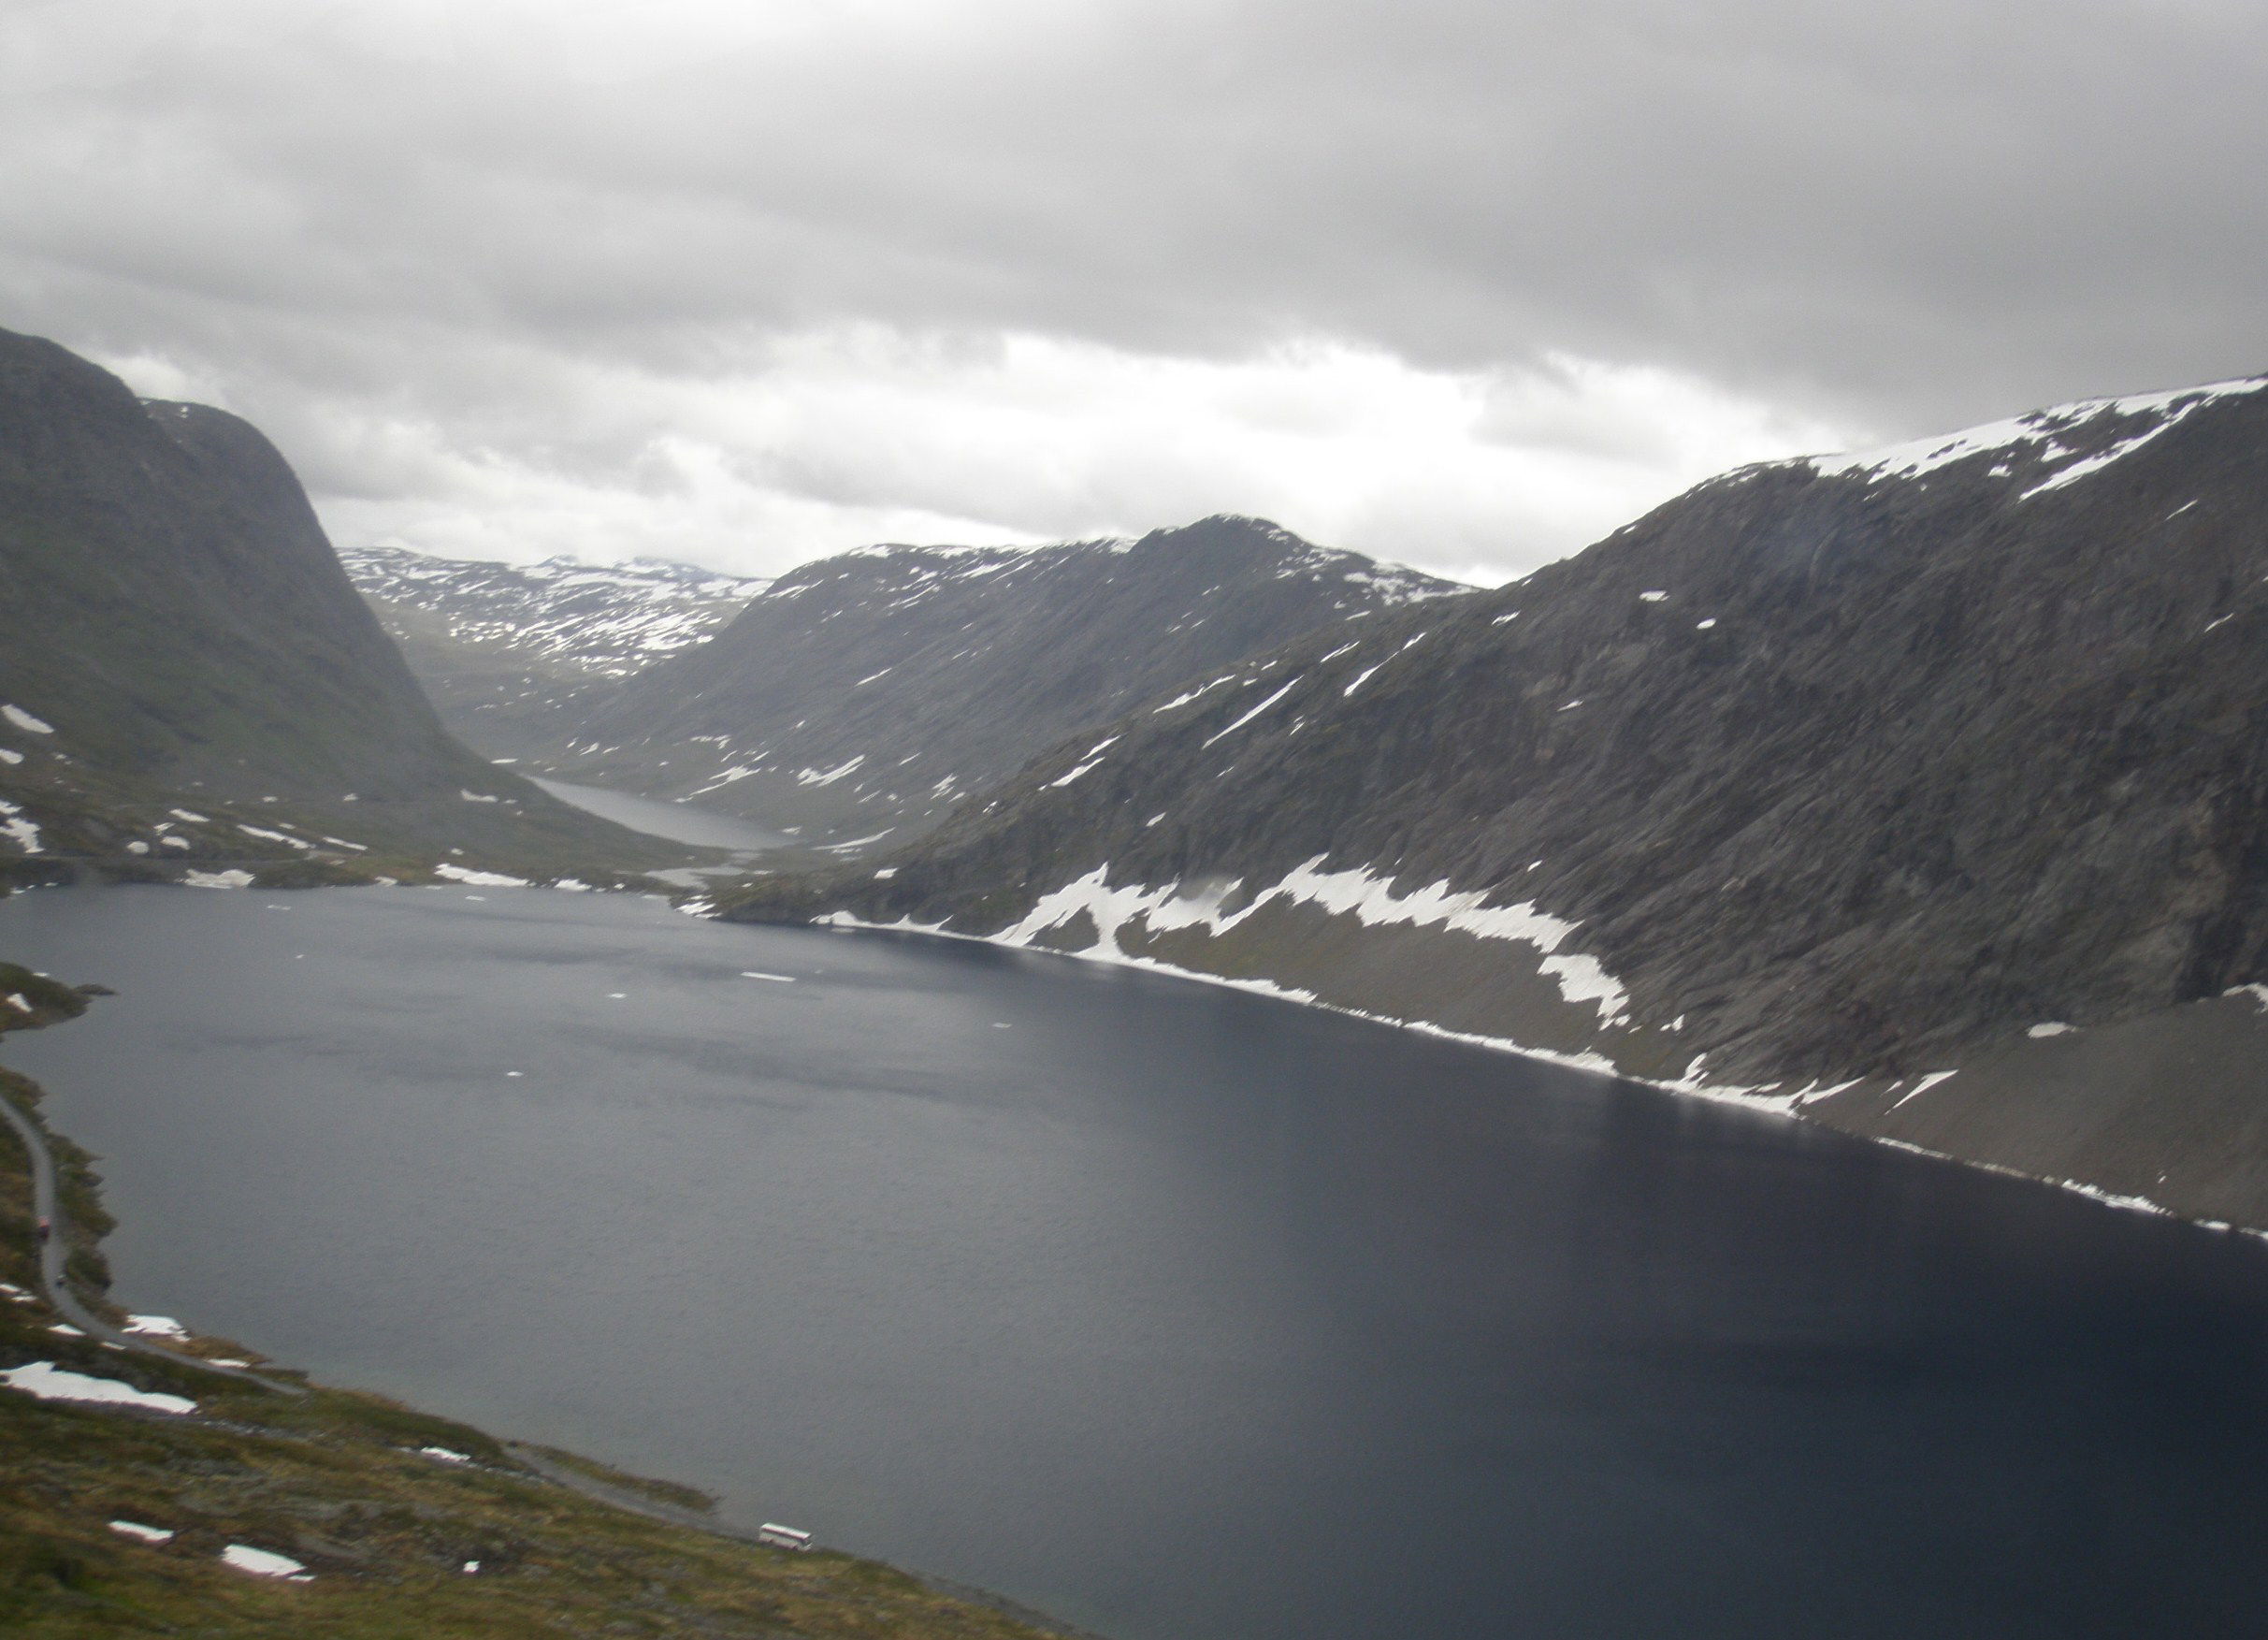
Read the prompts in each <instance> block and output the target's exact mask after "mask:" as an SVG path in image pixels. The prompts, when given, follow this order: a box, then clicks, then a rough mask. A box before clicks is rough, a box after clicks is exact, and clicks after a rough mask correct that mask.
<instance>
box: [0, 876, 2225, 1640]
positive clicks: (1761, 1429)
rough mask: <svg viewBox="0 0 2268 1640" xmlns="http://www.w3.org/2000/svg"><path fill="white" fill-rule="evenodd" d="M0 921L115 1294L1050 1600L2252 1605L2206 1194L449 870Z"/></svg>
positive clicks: (1995, 1620) (1417, 1619)
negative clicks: (26, 960) (2113, 1181)
mask: <svg viewBox="0 0 2268 1640" xmlns="http://www.w3.org/2000/svg"><path fill="white" fill-rule="evenodd" d="M473 896H479V897H473ZM9 918H10V923H11V927H12V930H13V934H14V937H15V939H16V941H17V949H18V950H20V951H24V952H25V953H26V954H27V955H29V956H30V957H32V958H33V959H35V960H36V961H37V962H38V963H39V964H40V965H43V966H48V967H51V968H53V969H55V970H57V971H62V972H86V973H100V974H103V975H105V976H106V977H108V979H110V980H113V981H114V982H115V983H116V984H117V985H118V987H119V989H120V990H121V991H122V993H123V996H122V998H121V999H120V1000H119V1003H117V1004H111V1005H107V1006H108V1007H110V1008H112V1009H114V1011H113V1012H111V1013H110V1014H109V1016H108V1020H107V1025H108V1028H107V1029H105V1030H103V1031H101V1032H94V1031H87V1030H65V1031H51V1032H47V1033H43V1034H42V1035H40V1036H38V1037H36V1038H30V1039H28V1040H26V1041H25V1042H24V1043H23V1044H22V1046H21V1047H19V1048H18V1049H17V1050H16V1051H15V1052H14V1054H13V1055H12V1057H13V1058H14V1059H15V1060H16V1061H17V1062H18V1063H20V1064H21V1065H22V1066H23V1067H25V1068H27V1069H29V1070H31V1071H33V1072H34V1073H36V1075H38V1076H39V1077H40V1078H41V1079H42V1080H43V1081H46V1082H47V1083H48V1084H49V1085H50V1086H51V1088H52V1089H53V1090H55V1091H54V1093H53V1094H52V1095H51V1100H52V1104H51V1109H52V1111H53V1113H54V1116H55V1119H56V1120H58V1121H59V1122H60V1123H61V1124H62V1125H64V1126H65V1127H66V1128H67V1129H68V1130H69V1131H72V1132H74V1133H77V1134H79V1136H81V1137H82V1138H83V1139H85V1140H86V1141H87V1142H88V1143H89V1144H91V1145H92V1146H93V1147H94V1149H96V1150H97V1151H99V1152H100V1153H102V1154H103V1155H104V1156H105V1157H106V1161H105V1164H104V1166H105V1169H106V1172H107V1174H108V1179H109V1193H110V1197H111V1199H112V1201H113V1203H114V1205H115V1207H116V1209H117V1210H118V1212H119V1213H120V1216H121V1219H122V1227H121V1229H120V1230H119V1231H118V1232H117V1233H116V1234H115V1235H114V1236H113V1237H112V1239H111V1242H110V1246H111V1252H112V1257H113V1259H114V1261H115V1263H116V1265H117V1271H118V1284H119V1292H120V1295H121V1297H122V1298H123V1299H124V1300H125V1301H126V1302H128V1303H129V1304H130V1305H134V1306H136V1307H139V1306H141V1305H143V1304H150V1305H157V1304H161V1303H162V1304H164V1305H169V1306H175V1307H179V1308H181V1309H182V1310H184V1311H187V1312H189V1313H195V1314H196V1315H198V1316H200V1317H202V1318H204V1319H205V1320H206V1322H207V1323H208V1324H209V1325H211V1326H214V1327H216V1328H222V1329H224V1330H229V1331H234V1332H236V1333H238V1334H240V1335H242V1336H246V1337H252V1338H257V1339H259V1340H260V1341H261V1342H262V1343H263V1344H264V1346H265V1347H267V1348H268V1349H269V1350H271V1351H275V1352H278V1353H280V1354H282V1355H283V1356H284V1357H287V1358H288V1359H290V1360H292V1361H294V1362H296V1363H300V1364H304V1365H306V1366H309V1367H311V1368H312V1369H314V1370H315V1371H316V1372H318V1373H319V1374H320V1375H322V1376H323V1377H325V1378H327V1379H330V1380H333V1381H337V1382H343V1383H349V1384H354V1385H359V1386H368V1387H371V1388H376V1389H380V1390H383V1391H385V1392H388V1393H391V1394H395V1395H399V1396H402V1397H404V1398H407V1399H410V1400H412V1401H416V1402H417V1403H418V1404H420V1405H422V1406H426V1407H428V1408H432V1409H434V1410H437V1411H441V1412H445V1413H447V1414H450V1415H456V1416H460V1417H466V1418H469V1419H472V1420H474V1421H476V1422H480V1423H483V1424H484V1425H485V1426H486V1427H488V1428H491V1429H494V1430H502V1431H508V1432H510V1433H513V1434H515V1435H518V1436H520V1437H522V1438H525V1439H530V1440H536V1441H541V1442H545V1443H549V1444H555V1445H571V1446H574V1447H577V1448H579V1449H581V1450H585V1451H588V1452H591V1453H593V1454H596V1455H598V1456H600V1457H602V1458H605V1459H609V1460H611V1461H614V1462H616V1463H619V1464H622V1465H624V1466H625V1467H628V1468H629V1469H632V1470H642V1471H645V1472H648V1473H666V1474H670V1475H673V1476H676V1477H679V1478H681V1479H684V1480H688V1481H691V1482H693V1483H694V1484H696V1485H698V1486H700V1487H701V1488H705V1489H707V1490H710V1491H713V1492H715V1493H717V1494H718V1495H719V1496H720V1497H721V1498H722V1499H723V1500H724V1504H723V1506H724V1510H725V1512H726V1513H727V1515H728V1517H730V1518H732V1519H735V1520H739V1521H742V1522H744V1523H745V1524H747V1525H754V1524H755V1523H756V1522H758V1520H762V1519H767V1518H787V1519H791V1520H796V1521H799V1522H801V1523H802V1524H803V1525H805V1526H807V1527H813V1528H816V1530H817V1531H819V1533H820V1535H821V1537H822V1538H823V1540H824V1541H827V1542H829V1543H831V1544H833V1545H835V1546H842V1547H847V1548H851V1549H855V1550H858V1551H860V1552H865V1553H871V1554H876V1555H879V1556H881V1557H883V1558H885V1559H888V1560H895V1561H898V1562H900V1563H903V1564H909V1565H916V1566H919V1567H922V1568H924V1569H925V1570H928V1571H932V1572H935V1573H938V1574H941V1575H945V1576H947V1577H951V1578H955V1579H959V1580H961V1581H963V1582H968V1583H975V1584H978V1585H981V1586H984V1587H988V1588H992V1589H999V1590H1002V1591H1003V1592H1004V1593H1007V1594H1008V1595H1010V1596H1012V1597H1013V1598H1015V1599H1017V1600H1019V1601H1021V1602H1023V1603H1025V1604H1032V1605H1037V1606H1040V1607H1042V1608H1043V1609H1046V1610H1048V1611H1050V1612H1052V1613H1054V1614H1056V1615H1057V1616H1059V1617H1062V1618H1067V1619H1070V1620H1072V1621H1074V1622H1076V1623H1079V1624H1081V1625H1084V1626H1087V1627H1090V1628H1092V1629H1094V1630H1096V1631H1098V1632H1100V1633H1107V1634H1110V1635H1113V1636H1123V1637H1125V1640H1172V1637H1176V1636H1189V1637H1193V1640H1294V1637H1305V1636H1310V1635H1315V1634H1319V1633H1329V1634H1332V1635H1337V1636H1346V1637H1348V1640H1388V1637H1391V1636H1401V1635H1407V1634H1411V1633H1439V1634H1480V1633H1504V1634H1518V1635H1522V1636H1536V1637H1538V1640H1546V1637H1549V1640H1558V1637H1561V1636H1566V1637H1569V1640H1572V1637H1574V1636H1578V1635H1592V1634H1598V1633H1613V1634H1616V1635H1628V1636H1663V1637H1665V1640H1667V1637H1668V1636H1673V1635H1674V1636H1701V1635H1707V1636H1725V1637H1726V1640H1733V1637H1736V1636H1748V1635H1756V1634H1798V1633H1817V1634H1828V1633H1831V1634H1835V1635H1839V1636H1869V1637H1871V1636H1881V1637H1883V1640H1890V1637H1893V1636H1901V1637H1902V1636H1910V1635H1914V1634H1919V1633H1930V1634H1944V1635H1977V1636H1980V1637H1981V1636H1985V1635H1994V1636H2030V1635H2040V1636H2047V1635H2058V1636H2063V1635H2087V1636H2097V1635H2100V1636H2103V1637H2104V1640H2110V1637H2112V1636H2120V1637H2124V1636H2133V1635H2147V1634H2185V1633H2196V1634H2202V1633H2240V1632H2242V1629H2243V1626H2244V1624H2245V1622H2246V1614H2247V1613H2249V1612H2251V1611H2253V1610H2256V1609H2258V1604H2259V1603H2260V1601H2261V1599H2262V1598H2263V1596H2268V1574H2264V1573H2263V1572H2262V1570H2261V1561H2260V1559H2259V1557H2258V1556H2256V1555H2254V1554H2253V1553H2251V1551H2250V1547H2249V1546H2250V1545H2251V1544H2253V1543H2255V1542H2257V1541H2258V1538H2259V1534H2260V1533H2261V1531H2262V1530H2263V1529H2268V1414H2264V1412H2263V1407H2262V1403H2261V1396H2260V1391H2259V1385H2260V1384H2261V1381H2262V1378H2263V1375H2264V1374H2268V1248H2263V1247H2262V1246H2261V1244H2260V1243H2259V1242H2257V1241H2253V1240H2251V1239H2249V1238H2242V1237H2234V1236H2229V1235H2222V1234H2216V1233H2212V1232H2208V1231H2203V1230H2199V1229H2195V1228H2193V1227H2190V1226H2185V1225H2182V1224H2179V1223H2177V1222H2174V1221H2172V1220H2167V1219H2162V1218H2156V1217H2152V1216H2148V1215H2140V1214H2134V1213H2125V1212H2108V1211H2105V1210H2104V1209H2102V1208H2101V1207H2099V1206H2097V1205H2096V1204H2094V1203H2091V1202H2089V1201H2087V1200H2086V1199H2084V1198H2082V1197H2075V1196H2072V1195H2069V1194H2066V1193H2062V1192H2059V1191H2055V1190H2052V1189H2049V1188H2046V1187H2044V1186H2041V1185H2036V1184H2032V1183H2026V1182H2022V1181H2018V1180H2013V1179H2004V1178H1998V1177H1994V1176H1992V1175H1989V1174H1986V1173H1981V1172H1977V1171H1973V1170H1971V1169H1966V1168H1957V1167H1955V1166H1952V1165H1950V1164H1946V1163H1942V1162H1935V1161H1930V1160H1927V1159H1924V1158H1919V1157H1914V1156H1908V1155H1903V1154H1899V1153H1897V1152H1894V1151H1889V1150H1885V1149H1884V1148H1882V1147H1879V1146H1874V1145H1871V1144H1867V1143H1864V1142H1862V1141H1858V1140H1855V1139H1845V1138H1843V1137H1842V1136H1839V1135H1834V1134H1829V1133H1824V1132H1820V1131H1817V1130H1815V1129H1811V1128H1807V1127H1805V1126H1803V1125H1799V1124H1795V1123H1792V1122H1789V1121H1787V1120H1785V1119H1784V1118H1777V1117H1771V1116H1759V1115H1755V1114H1751V1113H1749V1112H1746V1111H1742V1110H1726V1109H1719V1108H1715V1107H1711V1106H1707V1105H1699V1104H1696V1103H1694V1102H1692V1101H1690V1100H1684V1099H1681V1098H1679V1097H1676V1096H1668V1095H1664V1094H1661V1093H1657V1092H1654V1091H1652V1090H1648V1089H1642V1088H1635V1087H1629V1086H1626V1085H1625V1086H1617V1085H1615V1084H1613V1083H1611V1082H1609V1081H1605V1080H1604V1079H1601V1078H1598V1077H1596V1076H1586V1075H1582V1074H1580V1073H1576V1072H1571V1071H1565V1070H1559V1069H1556V1068H1553V1067H1547V1066H1540V1065H1538V1064H1535V1063H1533V1062H1530V1061H1524V1060H1522V1059H1519V1058H1514V1057H1510V1056H1506V1055H1502V1054H1497V1053H1492V1052H1483V1051H1479V1050H1474V1049H1470V1048H1465V1047H1460V1046H1457V1045H1455V1044H1451V1043H1444V1042H1435V1041H1428V1040H1426V1039H1425V1038H1418V1037H1413V1036H1411V1035H1409V1034H1408V1033H1405V1032H1397V1031H1393V1030H1389V1029H1385V1028H1382V1027H1379V1026H1375V1025H1369V1024H1365V1023H1361V1022H1357V1021H1349V1020H1342V1019H1336V1018H1334V1017H1332V1016H1330V1015H1327V1014H1318V1013H1315V1012H1313V1011H1310V1010H1304V1009H1296V1008H1293V1007H1290V1006H1287V1005H1285V1004H1282V1003H1278V1002H1273V1001H1269V1000H1266V999H1263V998H1255V997H1250V996H1245V995H1241V994H1237V993H1235V992H1233V991H1224V990H1221V989H1219V988H1215V987H1203V986H1194V985H1191V984H1188V983H1186V982H1183V981H1177V980H1160V979H1154V978H1150V977H1148V976H1144V975H1139V974H1130V973H1126V972H1123V971H1118V970H1113V969H1108V968H1101V967H1096V966H1092V965H1079V964H1073V963H1066V962H1064V961H1062V959H1057V958H1049V957H1045V956H1024V955H1019V954H1017V953H1009V952H1001V951H989V950H986V949H983V948H976V947H968V946H961V945H951V944H943V943H939V942H935V941H905V940H902V939H893V938H891V937H889V936H839V935H827V934H818V933H788V932H778V931H771V930H763V929H747V928H738V927H732V926H730V925H720V924H715V923H703V922H689V921H687V920H686V919H685V918H683V917H680V916H677V915H674V914H673V913H672V912H670V911H669V910H668V909H667V908H666V907H660V906H658V905H656V904H654V903H652V902H650V901H643V900H636V899H622V898H615V897H608V896H594V895H560V894H545V893H533V892H488V891H482V890H477V889H476V890H471V891H465V890H461V889H449V890H445V891H411V890H367V891H357V892H341V893H325V894H319V895H309V894H299V895H291V896H278V895H273V894H263V893H258V892H254V893H246V894H207V895H199V894H178V893H166V892H164V891H158V890H150V889H118V890H109V891H101V892H96V891H84V890H82V891H73V892H69V893H49V894H41V895H37V896H33V897H31V898H29V899H27V900H25V901H23V902H22V903H20V904H17V905H15V906H13V907H10V909H9ZM184 946H188V947H194V948H195V949H197V950H199V951H204V952H206V953H208V958H209V960H208V962H207V963H206V964H205V965H203V966H202V968H201V969H200V971H198V972H196V973H194V974H193V973H191V972H189V971H187V970H184V969H183V968H182V967H181V965H179V964H177V963H174V962H172V961H170V960H169V958H168V957H167V956H166V953H168V952H170V951H176V950H179V949H181V948H182V947H184ZM127 999H131V1004H130V1006H125V1005H124V1004H126V1003H127ZM97 1090H100V1091H99V1092H97Z"/></svg>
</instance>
